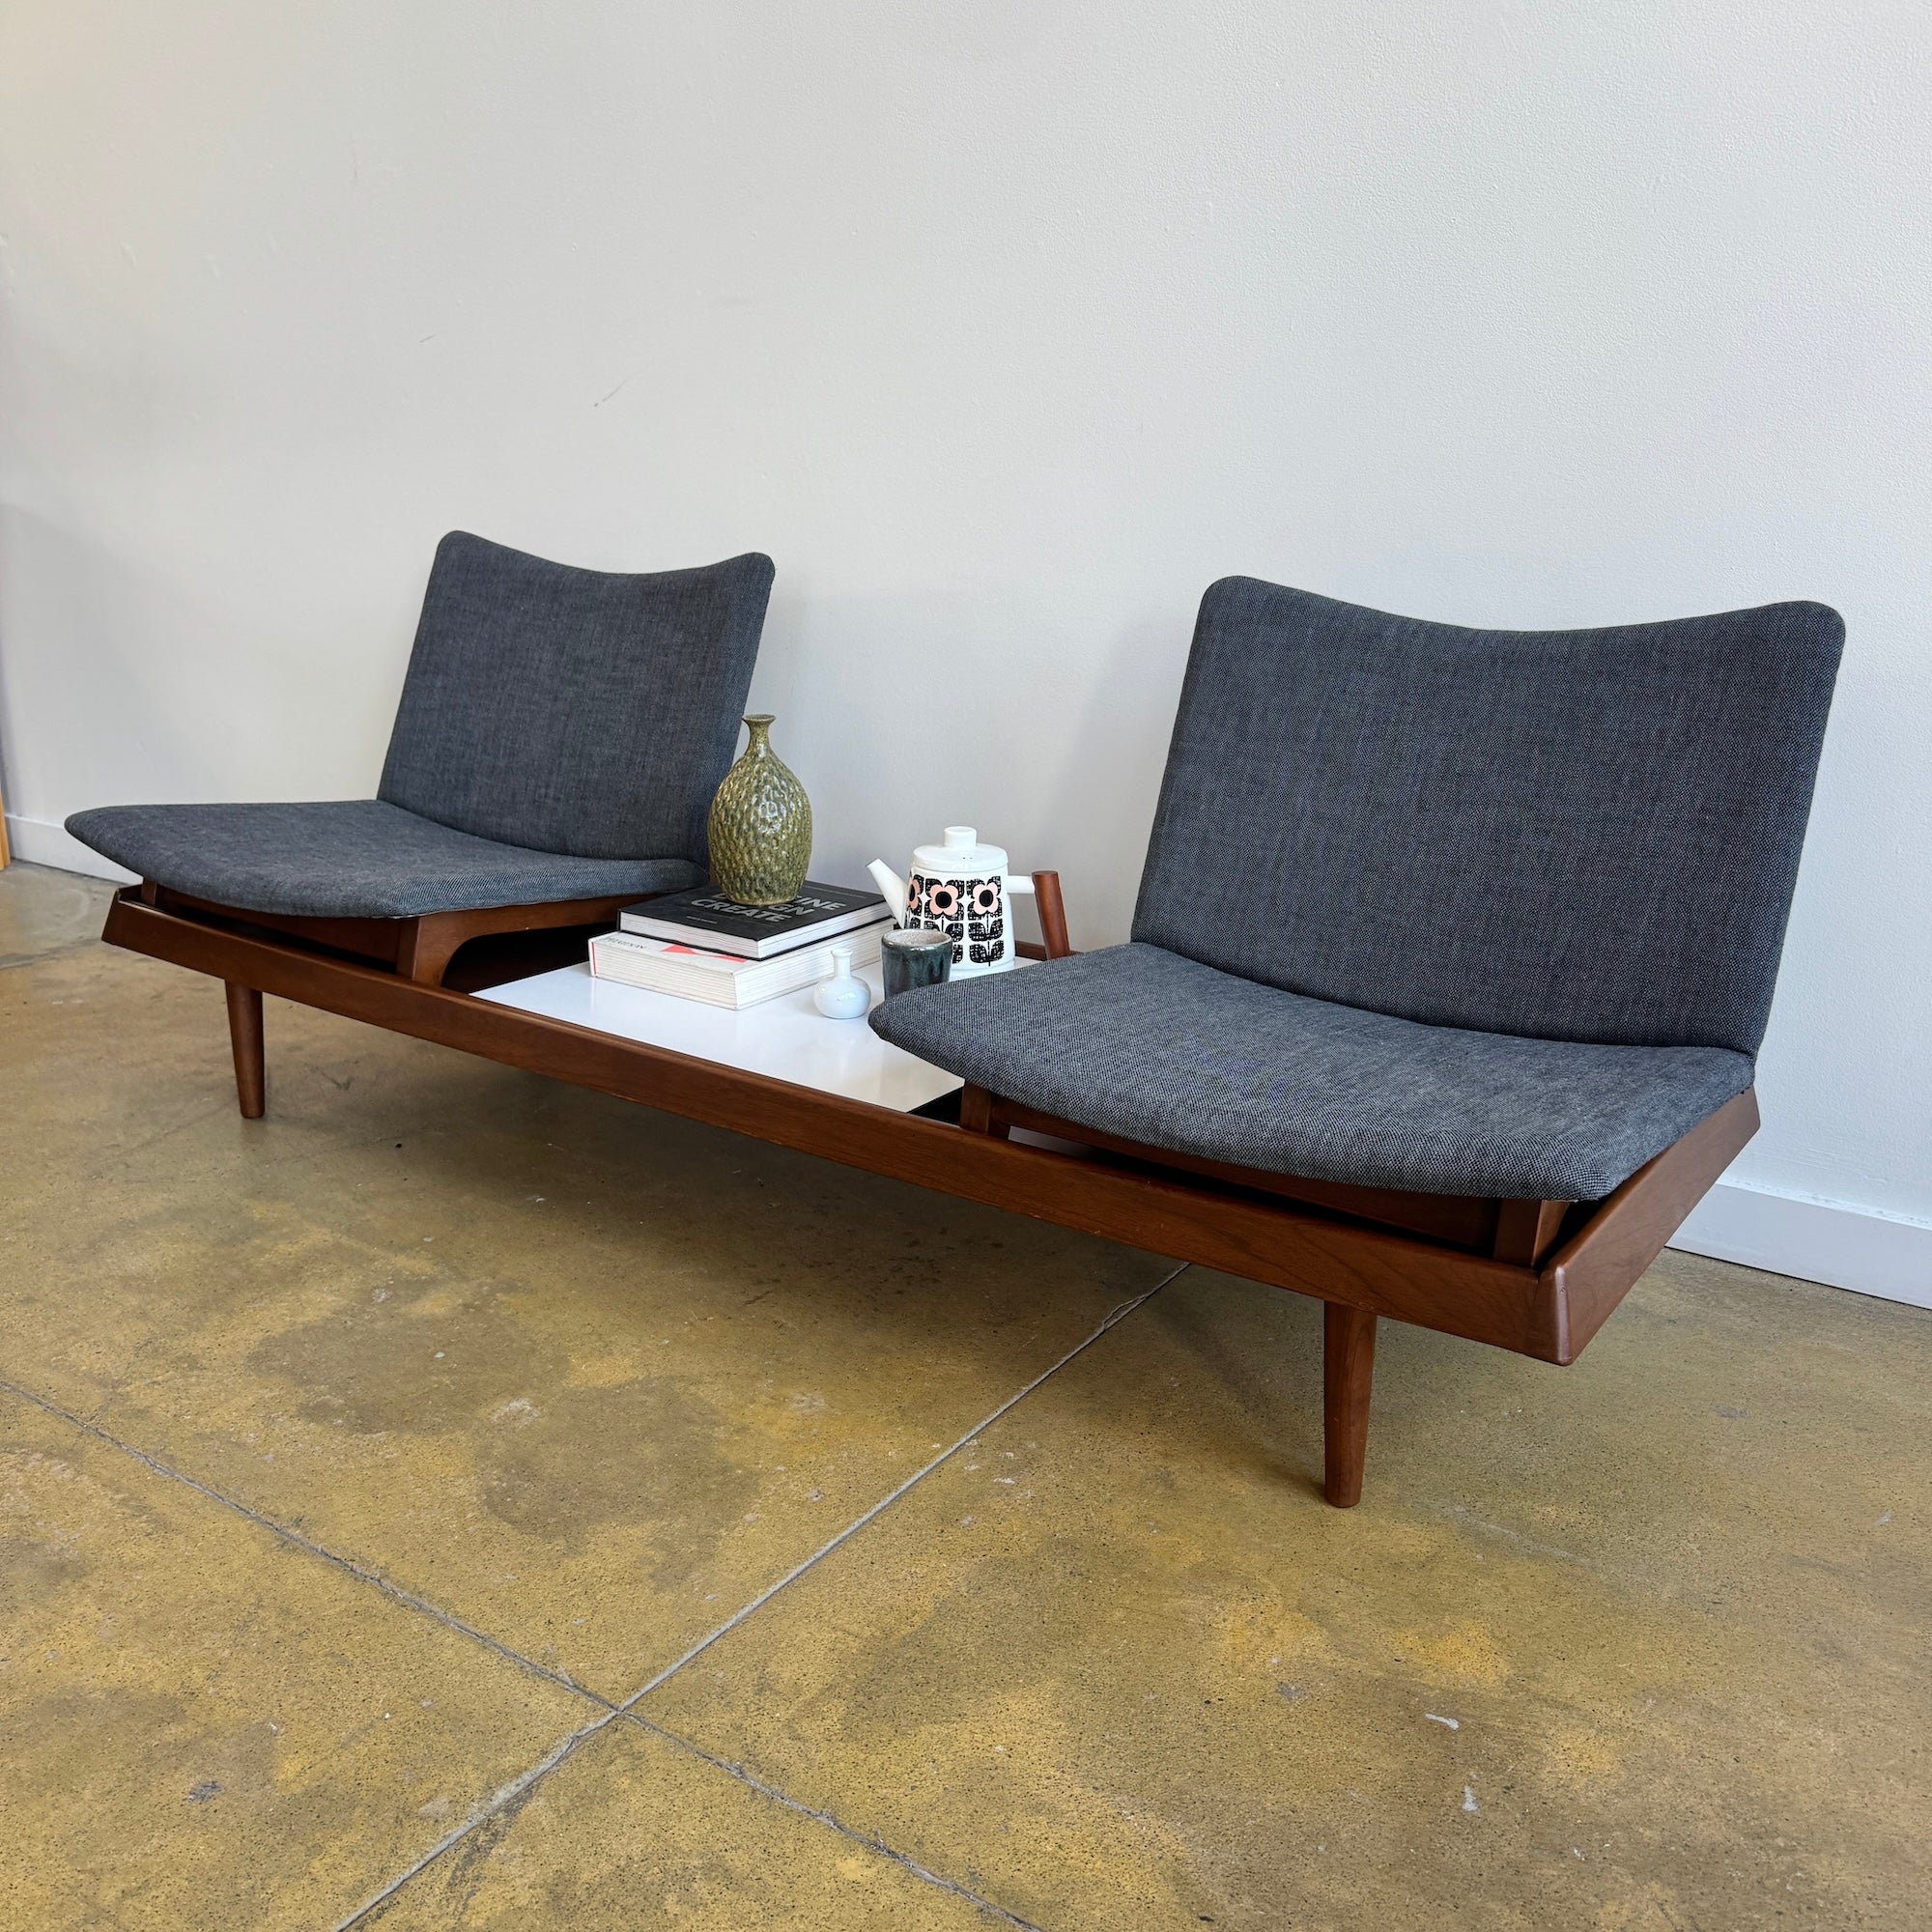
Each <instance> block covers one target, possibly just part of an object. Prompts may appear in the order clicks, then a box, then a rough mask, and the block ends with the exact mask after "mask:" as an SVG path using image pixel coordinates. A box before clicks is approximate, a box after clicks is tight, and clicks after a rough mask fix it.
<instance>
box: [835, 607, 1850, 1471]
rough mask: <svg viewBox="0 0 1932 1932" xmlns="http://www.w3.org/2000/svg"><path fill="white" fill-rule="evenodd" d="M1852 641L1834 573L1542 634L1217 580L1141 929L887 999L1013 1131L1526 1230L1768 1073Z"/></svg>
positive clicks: (1378, 1209) (1558, 1214)
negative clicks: (1839, 610)
mask: <svg viewBox="0 0 1932 1932" xmlns="http://www.w3.org/2000/svg"><path fill="white" fill-rule="evenodd" d="M1843 637H1844V626H1843V624H1842V622H1841V621H1840V619H1839V618H1838V616H1837V614H1836V613H1835V612H1834V611H1830V610H1827V609H1826V608H1825V607H1824V606H1822V605H1818V604H1775V605H1770V606H1767V607H1765V608H1764V609H1761V610H1755V611H1733V612H1730V613H1727V614H1724V615H1720V616H1711V617H1698V618H1691V619H1689V620H1685V621H1682V622H1674V623H1658V624H1636V625H1629V626H1623V627H1618V628H1615V629H1608V630H1598V631H1557V632H1540V633H1527V632H1508V631H1474V630H1463V629H1459V628H1456V627H1454V626H1451V625H1446V624H1433V623H1425V622H1421V621H1418V620H1416V619H1412V618H1406V617H1395V616H1389V615H1385V614H1383V613H1382V612H1379V611H1365V610H1358V609H1356V608H1354V607H1353V606H1350V605H1347V604H1339V603H1335V602H1332V601H1331V600H1329V599H1327V598H1323V597H1316V596H1311V595H1309V594H1307V593H1306V592H1303V591H1298V590H1291V589H1284V588H1282V587H1280V586H1277V585H1274V584H1269V583H1263V582H1256V581H1255V580H1253V579H1246V578H1235V579H1230V580H1228V581H1227V582H1221V583H1217V584H1215V585H1214V586H1213V587H1212V588H1211V589H1210V590H1209V591H1208V594H1207V596H1206V598H1205V600H1204V601H1203V604H1202V607H1201V616H1200V622H1199V625H1198V627H1197V629H1196V632H1195V638H1194V646H1193V652H1192V655H1191V657H1190V659H1189V663H1188V668H1187V675H1186V680H1185V684H1184V687H1183V690H1182V695H1181V701H1180V709H1179V716H1178V719H1177V721H1176V724H1175V729H1174V739H1173V745H1172V749H1171V751H1170V753H1169V755H1168V763H1167V773H1166V778H1165V780H1164V781H1163V784H1162V787H1161V793H1160V802H1159V806H1158V809H1157V810H1156V813H1155V818H1154V827H1153V835H1152V839H1151V844H1150V847H1149V851H1148V857H1147V864H1146V868H1145V870H1144V871H1143V874H1142V878H1141V891H1140V900H1139V904H1138V907H1137V909H1136V911H1135V915H1134V922H1133V930H1132V936H1131V939H1130V941H1129V943H1128V944H1126V945H1124V946H1116V947H1111V948H1109V949H1107V950H1105V951H1103V952H1091V953H1087V954H1084V955H1079V956H1075V957H1070V958H1065V959H1059V960H1049V961H1047V962H1046V963H1044V964H1042V965H1038V966H1035V967H1031V968H1029V969H1028V970H1026V971H1023V972H1015V973H1009V974H1004V975H999V976H995V977H988V978H983V979H976V980H965V981H960V982H956V983H952V984H948V985H942V986H936V987H931V988H927V989H924V990H922V991H919V992H915V993H908V994H905V995H903V996H902V997H900V998H897V999H895V1000H892V1001H889V1002H888V1003H886V1004H885V1005H884V1006H883V1007H881V1008H880V1009H878V1010H877V1011H876V1012H875V1013H874V1014H873V1016H872V1024H873V1026H874V1027H875V1028H876V1030H877V1031H878V1032H879V1033H881V1034H883V1035H884V1036H885V1037H887V1038H888V1039H890V1040H892V1041H894V1042H895V1043H896V1044H897V1045H899V1046H901V1047H904V1048H905V1049H906V1050H907V1051H908V1052H911V1053H914V1054H917V1055H919V1056H920V1057H921V1058H923V1059H925V1060H930V1061H935V1062H937V1063H938V1064H939V1065H943V1066H946V1067H949V1068H951V1069H952V1071H953V1072H955V1073H958V1074H960V1075H961V1076H962V1077H963V1078H964V1079H965V1080H966V1081H968V1082H969V1083H971V1091H970V1092H969V1106H970V1108H971V1110H972V1113H973V1116H974V1117H975V1118H978V1119H980V1120H982V1121H987V1122H992V1123H993V1124H994V1128H995V1130H996V1131H997V1130H1001V1126H1002V1123H1004V1125H1005V1130H1010V1128H1011V1127H1012V1126H1013V1125H1015V1124H1017V1125H1021V1126H1026V1127H1031V1128H1033V1129H1035V1130H1037V1131H1044V1132H1048V1133H1052V1134H1056V1135H1059V1136H1061V1137H1062V1138H1065V1139H1070V1140H1075V1141H1079V1140H1086V1141H1088V1142H1090V1143H1092V1144H1094V1145H1095V1146H1098V1147H1101V1148H1104V1149H1106V1150H1108V1151H1111V1152H1112V1153H1113V1154H1115V1155H1119V1154H1121V1153H1126V1154H1128V1155H1130V1156H1131V1155H1134V1154H1138V1155H1140V1156H1142V1157H1144V1158H1146V1159H1150V1160H1152V1161H1154V1162H1156V1163H1157V1162H1159V1161H1161V1160H1162V1159H1169V1160H1179V1161H1180V1162H1182V1163H1190V1164H1197V1165H1198V1164H1200V1163H1208V1164H1209V1167H1210V1171H1211V1172H1213V1173H1215V1174H1216V1175H1218V1176H1220V1177H1221V1178H1223V1179H1234V1180H1236V1181H1239V1180H1241V1179H1243V1178H1244V1177H1245V1178H1246V1179H1247V1180H1248V1181H1249V1182H1250V1183H1251V1184H1255V1185H1260V1186H1264V1187H1278V1188H1285V1189H1287V1190H1288V1191H1290V1192H1297V1193H1299V1194H1301V1196H1302V1198H1304V1199H1310V1200H1314V1201H1318V1202H1321V1204H1323V1205H1325V1206H1327V1207H1330V1208H1337V1209H1338V1210H1340V1211H1344V1212H1350V1213H1355V1214H1359V1215H1361V1216H1363V1217H1364V1218H1366V1219H1370V1220H1382V1221H1393V1222H1396V1223H1399V1224H1402V1225H1406V1226H1408V1227H1411V1228H1415V1229H1418V1230H1425V1231H1426V1230H1428V1229H1430V1228H1431V1227H1432V1226H1435V1225H1447V1224H1446V1222H1445V1221H1444V1218H1443V1217H1444V1214H1445V1213H1447V1212H1450V1211H1451V1210H1453V1209H1454V1208H1455V1205H1456V1204H1455V1203H1454V1202H1444V1201H1443V1200H1442V1197H1457V1198H1458V1199H1463V1200H1473V1199H1480V1200H1482V1201H1486V1202H1488V1203H1491V1204H1492V1221H1493V1223H1494V1225H1495V1226H1496V1227H1497V1228H1498V1230H1499V1233H1498V1235H1497V1237H1496V1240H1497V1245H1496V1246H1495V1247H1494V1248H1493V1250H1492V1252H1494V1253H1496V1254H1497V1255H1498V1256H1499V1257H1500V1256H1502V1255H1503V1254H1504V1253H1505V1248H1506V1244H1507V1243H1508V1242H1510V1241H1514V1240H1516V1239H1517V1236H1512V1235H1510V1234H1509V1233H1508V1231H1509V1230H1510V1229H1512V1228H1520V1229H1523V1230H1526V1232H1525V1233H1524V1234H1523V1235H1522V1236H1521V1237H1520V1251H1518V1252H1513V1253H1511V1255H1510V1259H1512V1260H1514V1261H1518V1262H1520V1263H1523V1264H1531V1265H1535V1264H1540V1263H1541V1261H1542V1259H1543V1257H1544V1256H1545V1255H1546V1254H1547V1253H1548V1250H1549V1248H1550V1247H1551V1246H1552V1245H1553V1243H1554V1241H1555V1239H1556V1237H1557V1236H1558V1234H1559V1232H1561V1231H1562V1230H1563V1229H1564V1228H1566V1227H1574V1226H1575V1225H1577V1214H1575V1213H1569V1212H1567V1210H1568V1209H1569V1208H1570V1204H1580V1203H1592V1202H1597V1201H1601V1200H1602V1199H1603V1198H1604V1197H1605V1196H1607V1195H1609V1194H1610V1193H1611V1192H1612V1191H1613V1190H1614V1189H1616V1188H1617V1187H1618V1186H1619V1184H1620V1183H1622V1182H1624V1181H1625V1180H1626V1179H1629V1178H1630V1177H1631V1176H1633V1175H1634V1174H1635V1172H1636V1171H1637V1170H1638V1169H1639V1168H1641V1167H1643V1166H1644V1165H1645V1163H1646V1162H1648V1161H1650V1160H1651V1159H1652V1158H1653V1157H1654V1156H1656V1155H1659V1154H1661V1153H1662V1151H1664V1150H1665V1149H1667V1148H1670V1147H1671V1146H1672V1145H1673V1144H1674V1143H1676V1142H1678V1141H1680V1140H1681V1139H1682V1138H1683V1137H1684V1136H1685V1135H1687V1134H1688V1133H1690V1131H1691V1130H1692V1129H1693V1128H1695V1127H1696V1126H1697V1125H1698V1123H1699V1122H1703V1121H1705V1120H1707V1119H1708V1118H1709V1117H1710V1116H1712V1115H1713V1114H1715V1113H1716V1112H1717V1111H1718V1110H1719V1108H1721V1107H1723V1106H1724V1105H1725V1103H1727V1102H1729V1101H1731V1100H1732V1099H1733V1098H1734V1097H1735V1096H1738V1095H1740V1094H1744V1093H1745V1092H1746V1090H1747V1089H1748V1088H1749V1087H1750V1086H1751V1084H1752V1078H1753V1067H1754V1059H1755V1055H1756V1053H1757V1049H1758V1043H1759V1041H1760V1040H1761V1038H1762V1037H1763V1035H1764V1029H1765V1021H1766V1017H1767V1014H1768V1012H1769V1010H1770V1006H1771V996H1772V988H1773V984H1774V981H1775V980H1776V972H1777V960H1778V953H1779V949H1780V947H1781V944H1782V941H1783V935H1784V927H1785V920H1786V915H1787V913H1788V912H1789V909H1790V905H1791V895H1792V890H1793V886H1794V882H1795V880H1796V876H1797V870H1798V858H1799V850H1800V847H1801V845H1802V843H1803V841H1804V824H1805V817H1806V813H1807V812H1808V810H1809V807H1810V800H1811V790H1812V781H1813V778H1814V775H1815V773H1816V769H1817V763H1818V755H1819V749H1820V743H1821V740H1822V737H1823V734H1824V729H1825V720H1826V713H1827V711H1828V709H1829V707H1830V703H1831V697H1832V688H1833V679H1834V676H1835V674H1836V670H1837V664H1838V655H1839V650H1840V647H1841V644H1842V641H1843ZM1519 1203H1520V1204H1525V1205H1526V1207H1527V1209H1528V1214H1527V1218H1526V1219H1525V1217H1524V1216H1523V1215H1519V1214H1510V1213H1504V1212H1503V1210H1504V1209H1505V1208H1508V1207H1509V1206H1510V1205H1511V1204H1519ZM1689 1206H1690V1202H1689V1201H1687V1202H1686V1203H1685V1204H1684V1207H1685V1208H1688V1207H1689ZM1680 1213H1681V1210H1680ZM1672 1225H1673V1226H1674V1223H1673V1224H1672ZM1309 1293H1316V1294H1319V1293H1321V1284H1320V1283H1311V1284H1310V1287H1309ZM1336 1313H1337V1311H1336V1310H1335V1309H1334V1308H1333V1307H1332V1306H1331V1309H1330V1314H1331V1316H1333V1315H1335V1314H1336ZM1348 1319H1350V1320H1357V1319H1359V1320H1364V1321H1367V1323H1368V1333H1369V1335H1370V1336H1371V1337H1372V1335H1373V1323H1374V1319H1375V1318H1374V1316H1373V1315H1372V1314H1371V1315H1368V1316H1366V1317H1362V1316H1360V1314H1359V1311H1351V1312H1348ZM1445 1325H1446V1324H1445ZM1331 1340H1332V1334H1331ZM1362 1399H1363V1403H1364V1405H1365V1404H1366V1384H1365V1383H1364V1386H1363V1397H1362ZM1331 1406H1332V1405H1331ZM1363 1413H1364V1414H1366V1408H1365V1406H1364V1409H1363ZM1344 1460H1345V1462H1346V1458H1345V1459H1344ZM1332 1464H1333V1457H1332V1454H1331V1494H1335V1493H1336V1492H1337V1489H1338V1487H1339V1490H1340V1491H1341V1492H1343V1493H1341V1494H1336V1499H1337V1500H1352V1499H1353V1497H1352V1495H1351V1494H1348V1493H1347V1492H1348V1491H1349V1488H1350V1479H1349V1475H1348V1472H1347V1470H1346V1468H1345V1471H1344V1475H1343V1478H1342V1480H1341V1482H1340V1484H1339V1485H1337V1483H1336V1482H1335V1480H1334V1478H1333V1475H1332ZM1353 1480H1354V1483H1355V1485H1356V1486H1357V1487H1358V1486H1359V1460H1358V1458H1357V1462H1356V1469H1355V1474H1354V1479H1353Z"/></svg>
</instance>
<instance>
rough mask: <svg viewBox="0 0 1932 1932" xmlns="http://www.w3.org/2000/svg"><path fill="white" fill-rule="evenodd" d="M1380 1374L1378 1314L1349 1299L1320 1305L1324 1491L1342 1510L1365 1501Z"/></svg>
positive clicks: (1322, 1490) (1322, 1488)
mask: <svg viewBox="0 0 1932 1932" xmlns="http://www.w3.org/2000/svg"><path fill="white" fill-rule="evenodd" d="M1375 1374H1376V1318H1375V1317H1374V1316H1373V1315H1371V1314H1369V1313H1368V1311H1367V1310H1366V1309H1361V1308H1350V1307H1349V1306H1348V1305H1347V1304H1346V1303H1345V1302H1337V1301H1329V1302H1324V1303H1323V1304H1322V1308H1321V1442H1322V1485H1321V1492H1322V1494H1323V1495H1325V1496H1326V1497H1327V1498H1328V1500H1329V1501H1330V1502H1331V1503H1333V1504H1334V1505H1335V1507H1336V1508H1337V1509H1353V1508H1354V1506H1355V1505H1356V1504H1357V1503H1358V1502H1360V1501H1361V1499H1362V1469H1363V1466H1364V1464H1365V1463H1367V1461H1368V1449H1369V1393H1370V1390H1371V1388H1372V1386H1373V1384H1374V1381H1375Z"/></svg>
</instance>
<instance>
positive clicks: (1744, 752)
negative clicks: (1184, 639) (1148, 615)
mask: <svg viewBox="0 0 1932 1932" xmlns="http://www.w3.org/2000/svg"><path fill="white" fill-rule="evenodd" d="M1843 639H1844V624H1843V622H1842V621H1841V620H1840V619H1839V617H1838V615H1837V613H1836V612H1835V611H1829V610H1827V609H1826V608H1825V607H1824V606H1823V605H1822V604H1772V605H1767V606H1765V607H1764V608H1763V609H1761V610H1756V611H1728V612H1725V613H1722V614H1720V615H1717V616H1710V617H1690V618H1686V619H1683V620H1681V621H1677V622H1671V623H1661V624H1629V625H1623V626H1619V627H1617V628H1615V629H1609V630H1599V631H1545V632H1531V631H1471V630H1464V629H1463V628H1461V627H1460V626H1457V625H1454V624H1433V623H1428V622H1425V621H1423V620H1421V619H1419V618H1414V617H1395V616H1390V615H1388V614H1387V613H1386V612H1383V611H1365V610H1359V609H1357V608H1356V607H1354V606H1353V605H1350V604H1338V603H1336V602H1334V601H1333V600H1332V599H1330V598H1326V597H1316V596H1312V595H1310V594H1309V593H1308V592H1307V591H1303V590H1291V589H1286V588H1284V587H1282V586H1281V585H1279V584H1273V583H1263V582H1258V581H1257V580H1255V579H1253V578H1230V579H1228V580H1227V581H1226V582H1221V583H1216V584H1214V585H1213V586H1212V587H1211V588H1210V589H1209V590H1208V594H1207V595H1206V597H1205V598H1203V600H1202V604H1201V617H1200V622H1199V624H1198V625H1197V627H1196V630H1195V636H1194V648H1193V653H1192V656H1191V657H1190V658H1189V660H1188V667H1187V677H1186V681H1185V684H1184V685H1183V687H1182V691H1181V699H1180V707H1179V715H1178V716H1177V718H1176V721H1175V727H1174V740H1173V746H1172V749H1171V751H1170V752H1169V754H1168V763H1167V774H1166V778H1165V780H1164V781H1163V783H1162V786H1161V796H1160V805H1159V809H1158V810H1157V812H1156V814H1155V818H1154V828H1153V836H1152V838H1151V841H1150V844H1149V847H1148V860H1147V867H1146V870H1145V871H1144V873H1143V874H1142V879H1141V894H1140V903H1139V906H1138V909H1137V910H1136V912H1135V915H1134V924H1133V934H1132V936H1133V937H1134V938H1135V939H1144V940H1147V941H1148V942H1149V943H1150V944H1151V945H1154V946H1162V947H1166V948H1167V949H1168V950H1169V951H1171V952H1180V953H1185V954H1186V955H1187V956H1188V957H1189V958H1192V959H1199V960H1202V961H1203V962H1205V963H1206V964H1208V965H1210V966H1218V967H1220V968H1221V969H1222V970H1223V971H1225V972H1229V973H1238V974H1241V975H1242V976H1243V977H1245V978H1247V979H1250V980H1262V981H1264V982H1265V983H1267V984H1269V985H1273V986H1280V987H1283V988H1286V989H1287V990H1289V991H1292V992H1296V993H1308V994H1311V995H1313V996H1314V997H1316V998H1318V999H1323V1000H1336V1001H1340V1002H1342V1003H1343V1004H1345V1005H1348V1006H1353V1007H1366V1008H1371V1009H1374V1010H1376V1011H1378V1012H1384V1013H1394V1014H1398V1015H1400V1016H1401V1017H1402V1018H1405V1019H1411V1020H1428V1021H1431V1022H1433V1023H1435V1024H1436V1025H1439V1026H1458V1027H1476V1028H1480V1029H1482V1030H1484V1031H1485V1032H1491V1033H1502V1034H1531V1035H1535V1036H1536V1037H1539V1038H1544V1039H1576V1040H1599V1041H1605V1042H1612V1041H1613V1042H1618V1043H1621V1044H1625V1045H1632V1046H1727V1047H1732V1048H1734V1049H1736V1050H1737V1051H1738V1052H1740V1053H1755V1052H1756V1051H1757V1047H1758V1042H1759V1040H1760V1039H1761V1038H1762V1037H1763V1035H1764V1026H1765V1017H1766V1014H1767V1012H1768V1010H1769V1009H1770V1005H1771V993H1772V986H1773V983H1774V981H1775V980H1776V973H1777V957H1778V951H1779V948H1780V946H1781V944H1782V942H1783V937H1784V923H1785V916H1786V914H1787V912H1788V911H1789V909H1790V905H1791V894H1792V886H1793V882H1794V880H1795V877H1796V874H1797V870H1798V855H1799V849H1800V847H1801V845H1802V844H1803V842H1804V821H1805V815H1806V812H1807V810H1808V809H1809V806H1810V801H1811V783H1812V778H1813V775H1814V773H1815V772H1816V769H1817V764H1818V752H1819V745H1820V741H1821V739H1822V737H1823V734H1824V729H1825V717H1826V712H1827V710H1828V708H1829V706H1830V704H1831V697H1832V685H1833V677H1834V676H1835V674H1836V671H1837V666H1838V654H1839V649H1840V647H1841V644H1842V642H1843Z"/></svg>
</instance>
